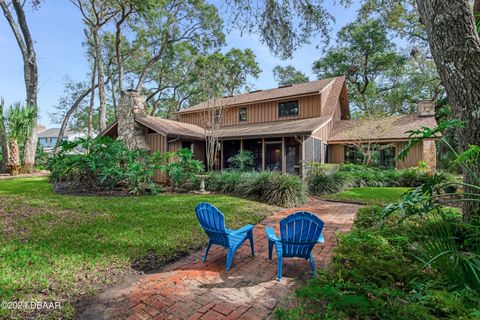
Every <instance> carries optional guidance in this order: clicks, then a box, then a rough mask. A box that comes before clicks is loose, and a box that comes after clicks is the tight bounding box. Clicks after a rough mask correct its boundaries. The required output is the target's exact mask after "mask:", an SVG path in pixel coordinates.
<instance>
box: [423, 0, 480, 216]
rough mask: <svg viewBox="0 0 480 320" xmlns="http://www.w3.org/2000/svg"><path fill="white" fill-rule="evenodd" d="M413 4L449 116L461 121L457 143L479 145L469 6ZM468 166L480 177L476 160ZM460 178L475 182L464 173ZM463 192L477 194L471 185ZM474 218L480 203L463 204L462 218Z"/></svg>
mask: <svg viewBox="0 0 480 320" xmlns="http://www.w3.org/2000/svg"><path fill="white" fill-rule="evenodd" d="M417 6H418V10H419V13H420V17H421V21H422V23H424V24H425V26H426V30H427V34H428V40H429V41H428V42H429V44H430V50H431V52H432V55H433V58H434V60H435V64H436V65H437V69H438V73H439V75H440V78H441V80H442V83H443V85H444V86H445V89H446V92H447V95H448V99H449V101H450V103H451V105H452V107H453V115H454V117H455V118H457V119H461V120H462V121H463V124H464V128H461V129H459V130H458V140H459V145H460V147H461V149H462V150H466V149H467V148H468V145H470V144H473V145H480V125H479V123H480V38H479V36H478V33H477V30H476V26H475V19H474V16H473V12H472V7H471V6H470V4H469V1H468V0H417ZM472 167H474V168H473V169H474V174H476V175H477V176H480V159H478V160H477V163H476V165H474V166H472ZM464 181H465V182H467V183H473V184H475V182H474V176H473V175H472V174H470V173H468V172H465V175H464ZM477 184H478V183H477ZM465 191H466V192H471V193H478V191H475V190H473V189H471V188H466V190H465ZM478 217H480V203H478V202H473V201H472V202H468V203H465V206H464V209H463V219H464V221H472V220H474V219H475V218H478Z"/></svg>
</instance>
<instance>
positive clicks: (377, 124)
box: [328, 114, 437, 143]
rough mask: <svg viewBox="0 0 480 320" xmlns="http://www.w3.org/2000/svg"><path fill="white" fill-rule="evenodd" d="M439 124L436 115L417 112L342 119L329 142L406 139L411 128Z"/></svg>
mask: <svg viewBox="0 0 480 320" xmlns="http://www.w3.org/2000/svg"><path fill="white" fill-rule="evenodd" d="M436 126H437V122H436V121H435V117H433V116H431V117H419V116H417V115H416V114H406V115H400V116H388V117H382V118H377V119H362V120H342V121H337V122H335V124H334V126H333V129H332V133H331V135H330V138H329V139H328V143H346V142H352V141H361V140H368V141H381V140H406V139H408V135H409V134H408V133H407V131H409V130H418V129H420V128H421V127H428V128H433V127H436Z"/></svg>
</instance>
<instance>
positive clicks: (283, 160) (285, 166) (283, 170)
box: [282, 136, 287, 173]
mask: <svg viewBox="0 0 480 320" xmlns="http://www.w3.org/2000/svg"><path fill="white" fill-rule="evenodd" d="M286 160H287V157H286V156H285V137H284V136H282V173H286V172H287V164H286Z"/></svg>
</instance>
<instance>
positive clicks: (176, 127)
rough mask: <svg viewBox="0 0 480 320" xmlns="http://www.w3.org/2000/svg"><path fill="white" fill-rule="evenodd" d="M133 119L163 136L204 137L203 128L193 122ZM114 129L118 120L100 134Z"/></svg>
mask: <svg viewBox="0 0 480 320" xmlns="http://www.w3.org/2000/svg"><path fill="white" fill-rule="evenodd" d="M135 121H136V122H138V123H140V124H141V125H143V126H145V127H147V128H149V129H150V130H152V131H155V132H156V133H160V134H163V135H164V136H167V135H172V136H176V137H180V138H187V139H195V140H202V139H204V137H205V131H204V130H203V128H202V127H199V126H196V125H194V124H189V123H184V122H179V121H175V120H168V119H162V118H159V117H153V116H135ZM114 130H118V120H117V121H115V122H114V123H112V124H111V125H110V126H109V127H108V128H107V129H105V130H104V131H103V132H102V133H101V134H100V135H109V134H111V133H112V132H115V131H114Z"/></svg>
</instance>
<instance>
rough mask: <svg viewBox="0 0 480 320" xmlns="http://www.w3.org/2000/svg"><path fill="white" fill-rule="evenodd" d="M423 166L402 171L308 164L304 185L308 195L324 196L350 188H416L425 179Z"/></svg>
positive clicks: (426, 178) (362, 166)
mask: <svg viewBox="0 0 480 320" xmlns="http://www.w3.org/2000/svg"><path fill="white" fill-rule="evenodd" d="M429 177H430V174H429V173H428V171H427V170H426V169H424V168H417V167H415V168H408V169H403V170H397V169H394V168H392V169H385V168H379V167H368V166H364V165H358V164H349V163H347V164H341V165H324V164H322V165H320V164H309V165H308V167H307V179H306V181H307V184H308V190H309V192H310V193H311V194H316V195H323V194H328V193H335V192H341V191H344V190H345V189H347V188H352V187H417V186H419V185H422V184H424V183H425V182H426V181H428V178H429Z"/></svg>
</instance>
